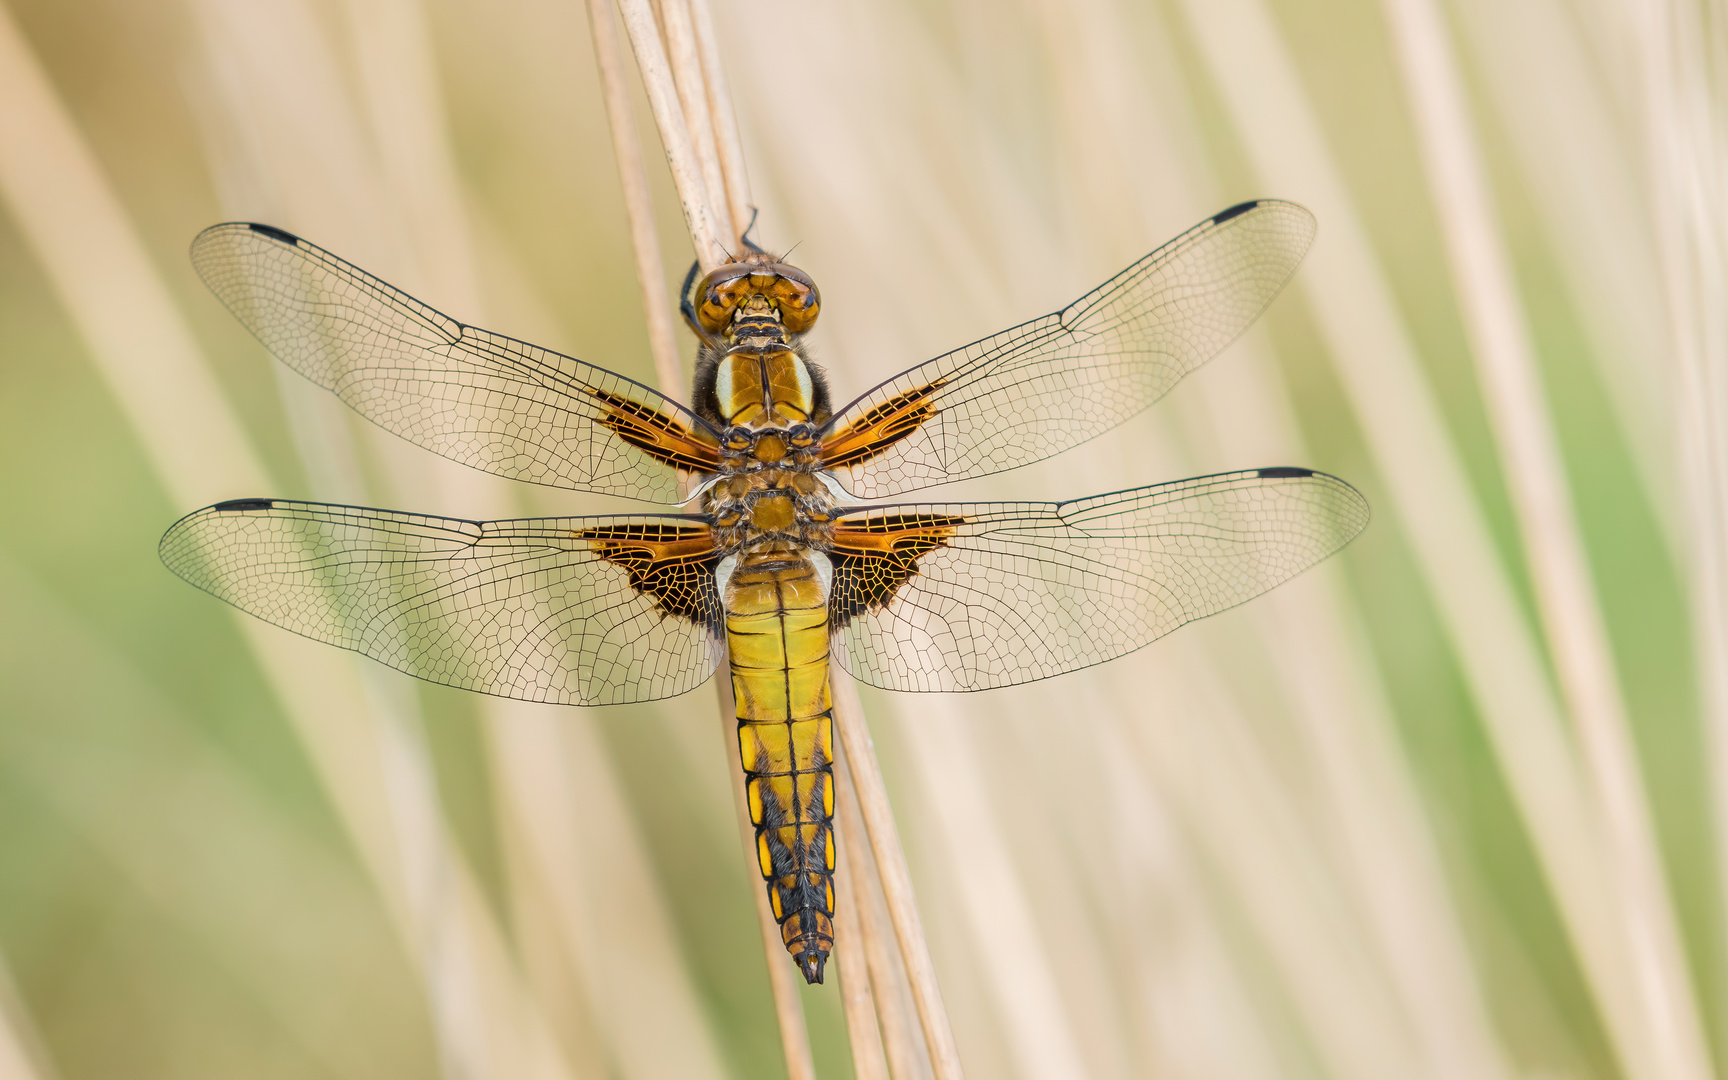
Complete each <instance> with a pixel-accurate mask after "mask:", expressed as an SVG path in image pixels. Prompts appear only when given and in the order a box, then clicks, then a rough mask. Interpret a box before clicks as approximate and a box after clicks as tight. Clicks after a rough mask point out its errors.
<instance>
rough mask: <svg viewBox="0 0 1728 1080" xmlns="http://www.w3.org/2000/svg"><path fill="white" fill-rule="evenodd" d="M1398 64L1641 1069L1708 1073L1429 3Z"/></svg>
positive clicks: (1501, 265) (1633, 765)
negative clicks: (1553, 682) (1592, 809)
mask: <svg viewBox="0 0 1728 1080" xmlns="http://www.w3.org/2000/svg"><path fill="white" fill-rule="evenodd" d="M1385 7H1386V12H1387V17H1388V22H1389V23H1390V25H1391V28H1392V31H1393V34H1392V36H1393V41H1394V43H1395V46H1396V48H1397V51H1398V55H1399V59H1400V60H1401V61H1402V62H1401V63H1400V64H1399V70H1400V72H1401V73H1402V75H1403V77H1404V85H1405V91H1406V93H1407V94H1408V96H1409V98H1410V104H1411V110H1412V112H1413V113H1414V115H1415V119H1416V130H1417V134H1418V136H1419V140H1420V145H1421V149H1422V159H1423V163H1424V165H1425V167H1426V169H1427V171H1428V183H1429V188H1430V192H1431V194H1432V196H1433V199H1434V203H1435V206H1436V208H1437V210H1438V211H1439V214H1440V223H1441V226H1442V228H1441V235H1442V237H1443V239H1444V241H1445V244H1446V250H1447V254H1448V257H1449V262H1450V264H1451V268H1452V284H1453V288H1454V289H1455V290H1456V292H1457V294H1458V298H1459V300H1460V302H1461V306H1462V308H1463V315H1464V321H1465V328H1466V331H1467V333H1468V334H1469V338H1470V343H1471V352H1472V353H1473V354H1474V356H1475V358H1476V367H1477V373H1478V375H1479V376H1480V378H1481V381H1482V387H1483V391H1484V396H1485V398H1486V402H1487V405H1488V415H1489V419H1490V421H1491V423H1492V425H1493V430H1494V434H1495V441H1496V443H1497V445H1498V446H1499V450H1500V457H1501V460H1502V461H1503V462H1504V463H1505V468H1506V471H1507V478H1508V480H1509V482H1510V486H1511V489H1512V494H1513V508H1514V510H1515V512H1516V513H1517V515H1518V522H1519V527H1520V533H1521V534H1522V537H1523V540H1524V549H1525V557H1526V563H1527V566H1528V569H1529V572H1530V576H1531V580H1532V582H1533V583H1534V585H1535V591H1536V600H1537V609H1538V612H1539V614H1540V616H1541V619H1542V623H1543V627H1544V629H1545V630H1546V632H1547V637H1548V641H1549V645H1550V647H1551V648H1552V650H1553V656H1554V662H1555V668H1556V672H1557V674H1558V676H1559V682H1560V689H1561V692H1562V694H1563V695H1564V697H1565V699H1566V703H1567V705H1568V707H1569V711H1570V712H1571V714H1572V717H1573V721H1574V723H1575V724H1576V725H1577V728H1578V732H1579V736H1580V743H1581V746H1582V749H1583V754H1584V762H1585V765H1586V769H1587V772H1588V774H1589V775H1590V776H1591V778H1592V779H1593V781H1594V786H1595V791H1596V797H1597V800H1598V806H1599V808H1600V810H1601V814H1602V817H1603V820H1604V823H1605V825H1606V830H1605V831H1606V844H1607V852H1606V854H1607V858H1608V861H1609V863H1610V865H1611V866H1612V867H1613V871H1612V873H1610V875H1609V881H1610V883H1611V884H1612V886H1613V887H1614V888H1615V890H1616V892H1617V893H1618V894H1619V905H1620V912H1619V914H1620V918H1621V919H1622V921H1623V924H1624V927H1623V928H1624V932H1625V934H1626V939H1627V947H1628V949H1629V950H1630V956H1631V960H1632V967H1633V971H1634V974H1635V980H1636V981H1635V986H1636V990H1637V1000H1638V1001H1639V1002H1640V1003H1641V1006H1642V1009H1643V1012H1644V1023H1645V1024H1646V1025H1647V1027H1648V1030H1649V1032H1650V1035H1651V1046H1650V1047H1649V1051H1650V1053H1651V1055H1652V1056H1651V1057H1650V1058H1649V1059H1648V1060H1647V1061H1644V1062H1632V1061H1628V1062H1626V1063H1625V1064H1626V1065H1627V1067H1628V1069H1629V1071H1634V1072H1637V1071H1641V1070H1648V1075H1649V1076H1651V1077H1675V1078H1689V1080H1705V1078H1706V1077H1707V1076H1708V1075H1709V1073H1710V1065H1709V1055H1708V1051H1707V1050H1706V1048H1705V1046H1704V1036H1703V1031H1702V1029H1701V1027H1700V1026H1699V1018H1698V1016H1697V1013H1696V1010H1695V1006H1694V1002H1693V1000H1692V994H1691V992H1690V989H1689V987H1688V981H1687V976H1686V973H1685V971H1684V960H1683V959H1682V952H1681V945H1680V937H1679V930H1678V928H1677V927H1676V926H1675V924H1674V916H1673V906H1672V903H1671V901H1670V899H1669V897H1668V894H1667V888H1666V882H1665V881H1664V878H1663V873H1662V867H1661V859H1660V856H1659V855H1658V853H1657V850H1656V841H1655V837H1654V830H1653V827H1652V824H1651V821H1650V818H1649V811H1648V803H1647V801H1646V797H1645V793H1644V787H1643V783H1642V778H1641V777H1640V775H1639V766H1638V759H1637V752H1636V750H1635V748H1634V746H1633V743H1632V738H1631V733H1630V730H1629V726H1630V725H1629V720H1628V717H1627V715H1626V707H1625V703H1624V700H1623V698H1622V696H1621V693H1620V687H1619V683H1618V680H1617V679H1616V677H1615V662H1614V655H1613V651H1612V648H1611V646H1610V645H1609V641H1608V631H1607V627H1606V625H1605V623H1604V620H1603V616H1602V611H1601V608H1600V607H1599V605H1598V603H1597V600H1596V597H1595V593H1594V586H1593V584H1592V582H1591V578H1590V568H1589V563H1588V559H1587V556H1586V554H1585V551H1584V542H1583V539H1582V537H1581V536H1580V535H1579V534H1578V527H1577V519H1576V514H1575V511H1574V509H1573V506H1572V497H1571V491H1570V488H1569V486H1568V484H1567V480H1566V475H1565V466H1564V465H1563V463H1562V459H1561V451H1560V446H1559V439H1558V437H1557V436H1556V435H1555V433H1554V429H1553V423H1552V420H1551V418H1550V416H1549V414H1548V411H1547V408H1546V406H1545V403H1544V400H1543V390H1542V386H1541V375H1540V373H1539V371H1538V368H1537V361H1536V355H1535V347H1534V344H1533V342H1532V341H1531V336H1530V330H1529V327H1528V325H1527V324H1526V322H1525V319H1524V315H1523V310H1522V306H1521V303H1520V300H1519V298H1518V294H1517V286H1516V284H1515V283H1514V280H1513V274H1512V268H1511V260H1510V257H1509V255H1508V254H1507V252H1506V250H1505V247H1504V244H1503V242H1502V241H1501V239H1500V231H1499V228H1498V223H1497V221H1496V220H1495V212H1494V208H1493V205H1492V198H1493V197H1492V195H1491V193H1490V191H1489V184H1488V179H1487V172H1486V166H1485V164H1484V163H1483V161H1482V158H1481V151H1480V149H1479V147H1478V146H1477V144H1476V140H1475V139H1474V137H1473V135H1472V132H1471V129H1470V120H1469V116H1468V111H1467V105H1466V104H1465V94H1464V87H1463V85H1462V80H1461V77H1460V75H1459V72H1458V70H1457V65H1456V61H1455V59H1454V58H1453V56H1452V55H1451V50H1450V48H1449V42H1448V37H1447V33H1448V31H1447V28H1446V25H1445V22H1444V20H1443V18H1442V17H1441V14H1440V12H1439V11H1438V10H1437V9H1436V7H1435V6H1434V5H1433V3H1432V0H1386V4H1385Z"/></svg>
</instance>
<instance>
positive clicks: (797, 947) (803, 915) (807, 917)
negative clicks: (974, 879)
mask: <svg viewBox="0 0 1728 1080" xmlns="http://www.w3.org/2000/svg"><path fill="white" fill-rule="evenodd" d="M820 558H822V556H820V555H817V554H814V553H811V552H808V551H804V550H799V549H795V548H794V549H773V548H770V549H763V548H757V549H754V550H752V551H749V552H748V553H746V554H743V555H741V556H739V561H738V563H737V565H736V567H735V569H733V571H732V573H731V575H730V577H729V578H728V579H727V581H726V582H725V592H724V598H725V604H726V638H727V644H728V646H729V647H730V650H731V656H732V660H731V662H732V693H733V696H734V698H735V699H736V701H737V717H738V750H739V755H740V758H741V759H742V761H743V766H744V785H745V794H746V797H747V799H748V801H749V804H750V820H751V822H752V823H753V824H754V825H755V827H756V857H757V863H758V866H759V868H760V870H761V872H762V877H763V879H764V880H765V881H766V882H767V888H768V900H769V904H770V905H771V906H772V908H773V911H774V918H775V920H776V921H777V922H778V923H779V924H780V936H781V939H782V940H783V941H784V942H785V944H786V949H787V951H788V952H790V953H791V954H792V959H793V960H794V962H796V963H797V964H798V967H799V970H801V971H802V972H803V973H804V977H805V978H806V979H807V980H808V981H810V982H813V983H817V982H821V981H822V967H823V964H824V962H825V961H826V960H827V958H828V952H829V950H830V949H832V948H833V946H834V922H833V918H834V771H833V761H834V734H833V731H834V728H833V716H832V703H831V700H830V698H829V692H828V608H827V602H826V599H825V593H826V589H825V588H824V586H823V582H822V578H821V575H820V574H819V573H818V571H817V566H816V560H818V559H820Z"/></svg>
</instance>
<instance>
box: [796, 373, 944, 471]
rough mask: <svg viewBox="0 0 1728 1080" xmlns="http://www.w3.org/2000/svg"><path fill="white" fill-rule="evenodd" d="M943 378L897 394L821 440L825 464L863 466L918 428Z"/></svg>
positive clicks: (933, 410)
mask: <svg viewBox="0 0 1728 1080" xmlns="http://www.w3.org/2000/svg"><path fill="white" fill-rule="evenodd" d="M944 382H946V380H944V379H937V380H936V381H935V382H932V383H926V384H925V385H923V386H920V387H918V388H916V389H914V390H908V391H906V392H905V393H903V394H896V395H895V396H893V397H891V398H889V399H888V400H887V401H884V402H882V403H881V404H880V405H876V406H874V407H872V408H870V409H868V410H867V411H865V412H864V413H863V414H862V415H860V416H858V417H857V418H855V419H854V420H852V421H851V422H850V423H848V424H847V425H846V426H845V427H843V428H841V429H840V430H838V431H836V432H834V433H833V434H832V435H830V436H829V437H828V438H826V439H824V440H823V442H822V467H823V468H825V469H845V468H850V467H851V466H854V465H862V464H863V463H864V462H866V461H869V460H871V459H872V458H875V457H877V456H879V455H881V454H883V453H886V452H887V450H888V448H889V447H891V446H893V445H894V444H895V443H897V442H899V441H900V440H901V439H904V438H906V437H907V436H909V435H911V434H912V433H913V432H914V431H917V430H918V429H919V428H920V427H922V426H923V425H924V423H925V422H926V421H927V420H929V419H930V418H931V417H932V416H935V415H936V406H935V404H934V403H933V402H931V400H930V399H931V398H932V397H934V396H935V394H936V392H937V391H939V390H941V389H942V386H943V383H944Z"/></svg>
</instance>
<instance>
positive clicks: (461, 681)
mask: <svg viewBox="0 0 1728 1080" xmlns="http://www.w3.org/2000/svg"><path fill="white" fill-rule="evenodd" d="M160 550H161V555H162V561H163V562H164V563H166V564H167V566H168V568H169V569H170V570H172V571H174V572H175V573H176V574H178V575H180V576H181V577H182V578H185V579H186V580H187V581H189V582H191V583H192V584H194V585H196V586H198V587H199V588H200V589H203V590H204V591H206V592H208V593H211V594H212V595H215V596H217V597H219V598H221V599H223V600H226V601H228V602H229V603H230V604H233V605H234V606H235V607H237V608H239V609H241V610H242V611H245V612H248V613H250V614H252V615H256V616H258V617H259V618H261V619H263V620H265V621H266V622H271V623H275V624H276V625H277V626H281V627H285V628H286V629H289V630H292V631H294V632H295V633H297V634H302V635H304V636H306V637H309V638H313V639H315V640H318V641H323V642H327V643H329V644H331V645H339V646H341V647H342V648H344V649H352V650H354V651H355V652H359V653H364V654H366V655H367V656H370V657H372V658H373V659H374V660H378V661H381V662H382V663H385V664H388V665H389V666H391V667H393V668H395V669H397V670H398V671H405V672H407V673H408V674H410V675H416V676H419V677H420V678H422V679H426V680H429V681H431V682H436V683H442V684H444V685H446V686H456V687H461V688H462V689H465V690H478V691H480V692H482V693H486V694H497V695H500V696H502V697H511V698H520V699H521V700H524V701H543V702H555V703H559V704H566V705H615V704H621V703H624V702H630V701H650V700H653V699H655V698H662V697H670V696H671V695H674V694H681V693H683V692H685V691H686V690H690V689H693V688H695V687H696V686H699V685H701V683H702V682H704V681H705V680H706V679H707V678H708V676H709V675H711V674H713V672H714V668H715V666H716V665H717V664H719V663H720V661H721V659H722V658H723V657H724V655H725V652H724V647H723V644H722V641H721V637H720V631H719V628H720V626H721V619H722V615H721V610H720V601H719V598H718V596H717V595H716V593H715V590H714V564H715V559H714V556H713V540H712V537H711V536H710V534H709V532H708V527H707V525H706V524H705V523H703V522H701V521H700V519H696V518H685V517H674V516H666V517H631V518H620V517H580V518H539V519H525V520H520V521H489V522H476V521H461V520H457V519H453V518H438V517H425V516H422V515H419V514H400V513H395V512H393V511H390V510H368V509H366V508H364V507H358V506H330V505H325V504H322V503H304V502H290V501H287V500H283V499H243V500H238V501H235V502H227V503H219V504H217V505H216V506H212V507H209V508H207V509H204V510H200V511H198V512H197V513H194V514H190V515H188V516H187V517H185V518H183V519H181V520H180V521H179V522H177V523H176V524H175V525H174V527H173V528H171V529H169V530H168V532H167V534H166V535H164V536H163V537H162V543H161V548H160Z"/></svg>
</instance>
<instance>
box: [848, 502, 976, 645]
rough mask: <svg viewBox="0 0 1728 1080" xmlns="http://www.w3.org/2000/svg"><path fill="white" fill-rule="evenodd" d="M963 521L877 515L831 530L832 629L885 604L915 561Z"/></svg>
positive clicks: (940, 516)
mask: <svg viewBox="0 0 1728 1080" xmlns="http://www.w3.org/2000/svg"><path fill="white" fill-rule="evenodd" d="M966 521H967V519H966V518H964V517H960V516H957V515H953V514H915V513H914V514H880V515H877V516H875V517H859V518H848V519H842V520H841V521H839V522H838V523H836V525H835V526H834V546H833V549H832V550H831V551H830V552H829V558H830V560H831V561H832V562H833V564H834V582H833V586H832V590H831V592H830V593H829V599H828V615H829V619H830V620H831V623H832V625H833V627H834V628H835V629H838V628H840V627H843V626H845V625H846V624H847V623H849V622H850V621H851V620H852V619H853V617H855V616H857V615H860V614H862V613H864V612H866V611H874V610H876V609H879V608H882V607H884V606H886V605H887V603H888V601H890V600H892V599H893V598H894V594H895V593H896V592H898V591H899V590H900V587H901V586H902V585H904V584H905V583H906V582H907V581H908V580H909V579H910V578H911V577H912V576H913V575H914V574H916V573H917V572H918V560H919V559H920V558H922V557H924V556H925V555H927V554H929V553H930V552H932V551H934V550H936V549H937V548H939V547H942V546H943V545H945V544H946V543H947V542H948V539H949V538H950V537H952V536H953V535H954V531H955V530H956V529H958V528H959V527H960V526H962V525H964V524H966Z"/></svg>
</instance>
